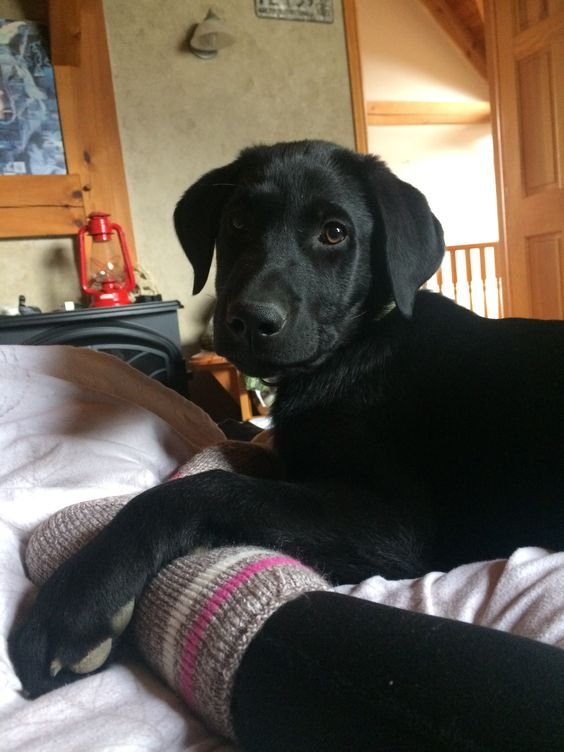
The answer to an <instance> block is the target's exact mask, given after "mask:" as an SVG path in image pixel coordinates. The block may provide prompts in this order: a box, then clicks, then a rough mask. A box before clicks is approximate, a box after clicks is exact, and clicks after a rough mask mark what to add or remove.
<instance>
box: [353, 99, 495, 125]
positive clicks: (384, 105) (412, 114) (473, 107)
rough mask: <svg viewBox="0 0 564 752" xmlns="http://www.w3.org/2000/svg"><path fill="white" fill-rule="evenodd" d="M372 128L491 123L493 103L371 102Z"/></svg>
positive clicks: (369, 111) (367, 111) (368, 111)
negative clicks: (374, 126)
mask: <svg viewBox="0 0 564 752" xmlns="http://www.w3.org/2000/svg"><path fill="white" fill-rule="evenodd" d="M366 117H367V121H368V125H457V124H465V123H466V124H475V123H487V122H489V120H490V103H489V102H478V101H476V102H367V103H366Z"/></svg>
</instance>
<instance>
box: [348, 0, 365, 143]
mask: <svg viewBox="0 0 564 752" xmlns="http://www.w3.org/2000/svg"><path fill="white" fill-rule="evenodd" d="M342 7H343V24H344V27H345V42H346V48H347V62H348V67H349V85H350V92H351V106H352V116H353V128H354V140H355V147H356V150H357V151H359V152H362V153H364V154H367V153H368V128H367V122H366V105H365V102H364V87H363V83H362V63H361V58H360V43H359V40H358V15H357V8H356V0H342Z"/></svg>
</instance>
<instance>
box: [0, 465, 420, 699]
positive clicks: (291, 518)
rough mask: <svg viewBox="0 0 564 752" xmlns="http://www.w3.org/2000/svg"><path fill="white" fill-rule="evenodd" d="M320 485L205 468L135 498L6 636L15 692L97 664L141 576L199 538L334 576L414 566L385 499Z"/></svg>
mask: <svg viewBox="0 0 564 752" xmlns="http://www.w3.org/2000/svg"><path fill="white" fill-rule="evenodd" d="M330 493H331V495H328V494H329V492H326V491H325V489H323V488H321V487H317V486H300V485H296V484H292V483H286V482H281V481H268V480H259V479H255V478H250V477H246V476H240V475H235V474H232V473H226V472H224V471H219V470H215V471H210V472H207V473H201V474H200V475H196V476H192V477H188V478H182V479H179V480H176V481H172V482H170V483H167V484H164V485H162V486H158V487H156V488H154V489H151V490H149V491H146V492H145V493H143V494H141V495H140V496H138V497H136V498H135V499H134V500H133V501H131V502H129V504H127V505H126V506H125V507H124V508H123V509H122V510H121V511H120V512H119V513H118V514H117V516H116V517H115V518H114V520H113V521H112V522H111V523H110V524H109V525H108V527H106V528H105V529H104V530H103V531H102V532H101V533H100V534H99V535H98V536H97V537H96V538H95V539H94V540H93V541H91V542H90V543H89V544H88V545H87V546H85V548H83V549H82V550H81V551H80V552H79V553H78V554H77V555H75V556H73V557H72V558H71V559H69V560H68V561H67V562H66V563H65V564H63V566H61V567H60V568H59V569H58V570H57V571H56V572H55V573H54V574H53V576H52V577H51V578H50V579H49V580H48V581H47V583H46V584H45V586H44V587H43V589H42V590H41V591H40V592H39V595H38V597H37V600H36V602H35V604H34V606H33V607H32V609H31V613H30V614H29V616H28V618H27V621H26V622H25V623H24V624H23V626H21V627H20V628H19V629H18V630H16V631H15V632H14V633H13V634H12V636H11V638H10V655H11V658H12V661H13V663H14V666H15V668H16V671H17V673H18V675H19V677H20V679H21V680H22V683H23V686H24V688H25V690H26V691H27V692H28V693H29V694H30V695H31V696H37V695H40V694H42V693H44V692H47V691H49V690H50V689H53V688H55V687H57V686H60V685H62V684H64V683H67V682H68V681H72V680H73V679H74V678H76V674H77V673H78V674H83V673H89V672H90V671H92V670H94V669H96V668H98V667H99V666H101V665H102V664H104V663H105V662H106V660H107V659H108V658H109V656H110V654H111V651H112V647H113V645H114V643H115V640H116V638H117V637H118V636H119V633H120V632H121V631H122V630H123V628H124V626H125V625H126V623H127V618H126V617H129V616H130V612H131V608H132V604H133V603H134V602H135V600H136V599H137V598H138V597H139V596H140V594H141V592H142V591H143V589H144V587H145V585H146V584H147V582H148V581H149V580H150V579H151V578H152V577H153V576H154V575H155V574H156V573H157V572H158V571H159V569H160V568H162V567H163V566H164V565H165V564H166V563H168V562H169V561H171V560H173V559H175V558H177V557H179V556H181V555H184V554H186V553H189V552H190V551H192V550H193V549H194V548H195V547H198V546H208V547H213V546H218V545H225V544H251V545H258V546H265V547H269V548H275V549H279V550H283V551H285V552H287V553H289V554H292V555H294V556H296V557H297V558H300V559H301V560H303V561H304V562H306V563H308V564H310V565H312V566H314V567H317V568H319V569H321V571H322V572H323V573H324V574H325V575H328V576H329V577H332V578H333V579H334V580H335V581H337V580H343V579H348V580H350V581H353V580H355V579H360V578H361V577H362V576H367V575H369V574H376V573H381V574H384V575H388V576H396V577H401V576H414V575H416V574H419V573H420V566H419V562H418V560H417V557H418V554H419V551H418V550H417V549H415V548H413V547H412V546H411V540H412V538H411V537H410V535H409V534H408V529H407V525H406V523H405V521H404V520H400V519H399V518H398V516H397V515H396V513H395V512H392V511H391V508H390V506H389V505H381V515H380V519H378V507H377V502H375V499H374V498H373V496H372V495H367V493H366V491H360V490H357V489H354V488H345V487H343V488H342V489H337V490H336V489H335V488H333V490H332V491H331V492H330ZM375 504H376V506H375ZM364 507H366V512H367V513H366V514H363V508H364ZM368 512H369V514H368ZM414 538H415V536H414ZM124 615H125V616H124ZM69 669H70V671H69ZM73 672H74V673H73Z"/></svg>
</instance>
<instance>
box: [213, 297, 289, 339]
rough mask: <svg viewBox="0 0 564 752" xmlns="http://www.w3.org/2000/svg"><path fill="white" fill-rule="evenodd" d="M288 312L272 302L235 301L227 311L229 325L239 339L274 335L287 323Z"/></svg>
mask: <svg viewBox="0 0 564 752" xmlns="http://www.w3.org/2000/svg"><path fill="white" fill-rule="evenodd" d="M286 318H287V316H286V313H285V311H284V310H282V309H281V308H279V307H278V306H276V305H272V303H268V304H266V303H243V302H234V303H232V304H231V305H230V306H229V309H228V311H227V326H228V327H229V329H230V330H231V332H232V333H233V334H234V335H235V336H236V337H237V338H238V339H251V340H252V339H255V338H257V337H259V338H263V337H274V336H275V335H276V334H279V333H280V332H281V331H282V329H283V328H284V325H285V323H286Z"/></svg>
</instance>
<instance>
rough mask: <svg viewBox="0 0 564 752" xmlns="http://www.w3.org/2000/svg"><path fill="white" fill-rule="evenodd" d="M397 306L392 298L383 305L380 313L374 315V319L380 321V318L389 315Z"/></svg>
mask: <svg viewBox="0 0 564 752" xmlns="http://www.w3.org/2000/svg"><path fill="white" fill-rule="evenodd" d="M395 308H397V306H396V304H395V302H394V301H393V300H392V301H391V302H390V303H388V304H387V305H385V306H384V307H383V308H382V310H381V311H380V313H379V314H378V315H377V316H376V319H375V321H382V319H384V318H386V316H389V315H390V313H391V312H392V311H393V310H394V309H395Z"/></svg>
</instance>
